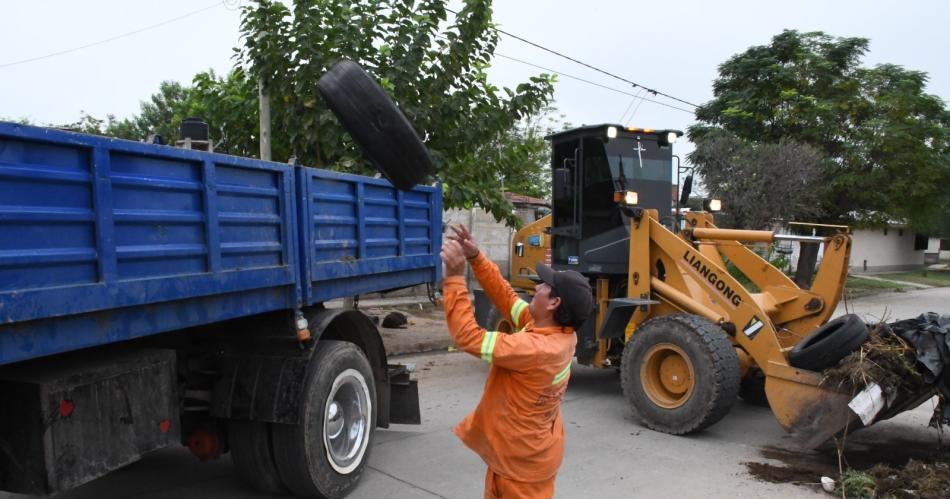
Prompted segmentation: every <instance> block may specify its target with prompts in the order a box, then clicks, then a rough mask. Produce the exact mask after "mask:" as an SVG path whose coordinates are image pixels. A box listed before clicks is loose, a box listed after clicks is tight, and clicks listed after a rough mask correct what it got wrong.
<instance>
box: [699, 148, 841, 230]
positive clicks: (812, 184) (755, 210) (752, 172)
mask: <svg viewBox="0 0 950 499" xmlns="http://www.w3.org/2000/svg"><path fill="white" fill-rule="evenodd" d="M690 159H691V160H692V162H693V164H694V165H695V166H696V172H697V173H698V174H700V175H701V176H702V177H703V179H704V181H705V182H706V184H707V186H709V191H710V192H709V194H710V195H711V196H712V197H715V198H719V199H721V200H722V201H723V202H724V203H725V206H726V211H727V212H728V214H729V215H730V217H729V218H730V222H731V224H732V225H734V226H736V227H742V228H749V229H761V228H765V227H767V226H768V225H769V224H770V223H771V222H772V221H774V220H795V219H807V218H812V217H814V216H816V215H818V214H819V209H820V208H819V202H820V201H821V199H822V196H823V195H824V193H825V188H824V178H823V169H824V157H823V155H822V154H821V152H820V151H818V150H817V149H815V148H814V147H811V146H809V145H806V144H798V143H795V142H792V141H789V140H786V139H780V140H779V141H778V142H777V143H772V144H768V143H754V142H749V141H745V140H742V139H740V138H738V137H736V136H735V135H733V134H731V133H729V132H726V131H722V130H717V131H714V132H711V133H709V134H707V135H706V136H705V137H704V139H703V140H702V141H700V142H699V143H698V144H697V147H696V150H695V151H694V152H693V153H692V155H691V156H690Z"/></svg>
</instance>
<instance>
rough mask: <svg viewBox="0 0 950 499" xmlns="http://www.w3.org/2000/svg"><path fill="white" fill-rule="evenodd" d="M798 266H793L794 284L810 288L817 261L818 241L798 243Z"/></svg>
mask: <svg viewBox="0 0 950 499" xmlns="http://www.w3.org/2000/svg"><path fill="white" fill-rule="evenodd" d="M800 244H801V251H800V252H799V253H798V266H797V267H796V268H795V284H798V287H800V288H802V289H809V288H811V278H812V274H814V273H815V264H816V263H817V262H818V243H805V242H803V243H800Z"/></svg>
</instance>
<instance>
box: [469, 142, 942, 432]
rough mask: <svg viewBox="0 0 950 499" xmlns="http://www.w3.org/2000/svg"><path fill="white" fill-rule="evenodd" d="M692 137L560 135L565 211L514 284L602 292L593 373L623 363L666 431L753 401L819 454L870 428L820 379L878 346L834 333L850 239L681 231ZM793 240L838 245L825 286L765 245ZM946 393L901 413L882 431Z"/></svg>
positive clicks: (545, 231) (499, 323)
mask: <svg viewBox="0 0 950 499" xmlns="http://www.w3.org/2000/svg"><path fill="white" fill-rule="evenodd" d="M680 135H682V133H681V132H679V131H675V130H659V131H657V130H649V129H631V128H624V127H622V126H619V125H598V126H587V127H581V128H576V129H573V130H568V131H565V132H560V133H558V134H555V135H552V136H551V137H549V139H550V140H551V141H552V156H553V157H552V177H553V182H552V190H553V193H552V198H553V203H552V204H553V206H552V213H551V215H549V216H546V217H544V218H542V219H540V220H538V221H536V222H534V223H532V224H530V225H528V226H526V227H524V228H523V229H521V230H520V231H519V232H518V233H516V234H515V236H514V238H513V241H512V253H511V266H510V277H511V282H512V284H513V285H514V286H515V287H520V288H521V289H522V290H523V291H524V292H525V293H526V294H530V293H531V290H532V289H533V284H532V282H531V281H530V277H532V275H533V274H534V268H535V263H536V262H538V261H545V262H547V263H550V264H551V265H553V267H554V268H556V269H573V270H577V271H579V272H581V273H583V274H585V275H586V276H588V277H589V278H590V279H591V284H592V289H594V291H595V294H596V296H595V298H596V303H597V314H596V319H594V320H588V321H587V323H586V324H584V326H583V327H581V329H580V330H579V331H578V332H577V334H578V346H577V352H576V356H577V359H578V362H579V363H581V364H586V365H591V366H596V367H608V366H615V367H617V366H619V368H620V374H621V380H622V386H623V392H624V395H625V396H626V398H627V400H628V401H629V402H630V404H631V406H632V408H633V409H634V411H635V412H636V413H637V414H638V415H639V416H640V418H641V419H642V420H643V422H644V423H645V424H646V425H648V426H649V427H651V428H654V429H656V430H659V431H663V432H667V433H672V434H686V433H691V432H695V431H699V430H702V429H703V428H706V427H708V426H710V425H712V424H713V423H715V422H716V421H718V420H719V419H721V418H722V417H723V416H725V414H726V413H727V412H728V411H729V409H730V408H731V407H732V405H733V404H734V403H735V401H736V398H737V396H738V395H740V391H741V393H742V396H743V397H744V398H746V399H747V400H750V401H753V402H754V401H755V400H756V399H759V401H761V402H765V401H766V400H767V403H768V405H769V407H770V408H771V410H772V412H773V414H774V415H775V417H776V419H777V420H778V422H779V423H780V424H781V425H782V427H784V428H785V429H786V430H789V431H792V432H794V433H796V434H797V435H798V436H799V437H800V438H801V442H802V444H803V445H804V446H806V447H815V446H817V445H819V444H821V443H823V442H824V441H826V440H827V439H829V438H830V437H832V436H834V435H835V434H838V433H840V432H842V431H849V430H851V429H855V428H858V427H860V426H861V422H860V420H859V419H858V418H857V416H856V415H855V414H854V413H853V412H852V411H851V410H850V409H849V408H848V402H849V401H850V400H851V398H852V396H853V395H852V394H851V393H841V392H838V391H836V390H835V389H833V388H832V387H828V386H823V385H822V383H821V382H822V375H821V374H820V372H819V371H821V370H822V369H825V368H827V367H831V366H832V365H834V364H836V363H837V362H838V361H839V360H840V359H841V358H843V357H844V356H846V355H848V354H849V353H851V352H852V351H854V350H855V349H857V348H858V346H859V345H860V344H861V343H862V342H863V341H864V340H865V339H866V337H867V327H866V325H865V324H864V323H863V322H862V321H861V320H860V319H858V318H857V317H855V316H845V317H843V318H841V319H836V320H835V321H832V322H830V323H829V322H827V321H828V319H829V318H830V316H831V315H832V313H833V312H834V310H835V307H836V305H837V304H838V300H839V298H840V296H841V295H842V291H843V285H844V281H845V277H846V275H847V270H848V258H849V254H850V250H851V236H850V234H849V231H848V228H847V227H844V226H828V225H824V226H816V228H818V229H820V230H821V231H823V232H825V233H827V234H828V235H824V236H796V235H781V234H776V233H774V232H772V231H761V230H732V229H720V228H717V227H716V226H715V224H714V220H713V216H712V214H711V213H707V212H691V213H688V214H687V215H686V216H685V218H684V219H683V220H680V219H679V216H678V215H679V213H678V211H679V210H674V209H673V200H674V197H675V196H676V191H675V189H674V184H673V183H672V171H673V169H672V166H673V165H672V158H673V157H672V151H671V144H672V143H673V142H674V141H675V140H676V138H677V137H679V136H680ZM684 197H685V196H684ZM780 240H781V241H793V242H794V241H799V242H805V243H810V244H821V245H822V246H823V248H824V252H823V255H822V260H821V265H820V269H819V271H818V273H817V275H816V276H815V279H814V281H813V283H812V285H811V288H810V289H801V288H800V287H799V286H797V285H796V284H795V282H794V281H792V280H791V279H789V278H788V277H787V276H786V275H785V274H783V273H782V272H781V271H780V270H779V269H777V268H775V267H774V266H773V265H772V264H770V263H769V262H768V261H767V260H765V259H763V258H762V257H760V256H759V255H758V254H757V253H755V252H754V251H752V250H751V249H750V248H749V244H750V243H773V242H776V241H780ZM727 262H728V263H727ZM729 265H731V266H733V267H734V268H735V269H737V270H738V272H739V273H741V274H742V275H744V276H745V277H746V278H747V284H746V285H743V284H742V283H740V282H739V280H738V279H736V278H735V277H733V275H732V274H730V272H729V270H728V267H729ZM478 298H479V296H478V294H476V301H478ZM494 315H495V319H494V320H490V321H489V322H490V323H488V324H486V323H484V321H483V325H486V326H487V327H489V328H492V329H497V330H506V329H508V330H510V324H507V323H506V321H507V317H506V316H505V314H504V313H498V312H495V314H494ZM932 394H933V393H932V392H928V393H919V394H914V396H913V397H908V398H907V400H901V401H897V403H893V404H890V409H888V410H887V412H886V413H884V414H881V415H879V416H878V419H883V418H886V417H890V416H892V415H893V414H896V413H897V412H901V411H902V410H905V409H907V408H909V407H910V406H913V405H915V404H919V403H920V402H922V401H923V400H926V399H927V398H928V397H929V396H931V395H932Z"/></svg>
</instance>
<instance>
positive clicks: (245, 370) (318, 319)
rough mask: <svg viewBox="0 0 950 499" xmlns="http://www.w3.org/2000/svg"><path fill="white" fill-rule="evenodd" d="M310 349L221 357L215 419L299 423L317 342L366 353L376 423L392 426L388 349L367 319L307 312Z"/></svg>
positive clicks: (347, 312)
mask: <svg viewBox="0 0 950 499" xmlns="http://www.w3.org/2000/svg"><path fill="white" fill-rule="evenodd" d="M304 312H305V316H306V317H307V321H308V322H309V328H310V334H311V338H312V340H311V347H308V348H305V349H300V348H299V347H298V346H297V345H296V344H294V345H292V346H290V345H282V346H279V347H274V346H272V345H271V346H263V347H261V348H255V349H253V350H254V351H251V352H242V353H234V354H224V355H222V357H221V358H220V359H219V360H220V364H219V377H218V379H217V381H216V382H215V384H214V388H213V392H212V401H213V402H212V408H211V413H212V415H213V416H215V417H219V418H227V419H236V420H251V421H261V422H267V423H283V424H297V423H299V419H300V414H301V411H300V402H301V397H300V395H301V392H302V389H303V380H304V377H305V376H306V373H307V366H308V364H309V362H310V356H311V355H312V353H313V351H314V349H313V348H312V345H315V344H316V342H318V341H321V340H325V339H326V340H341V341H348V342H350V343H353V344H355V345H356V346H358V347H359V348H360V350H362V351H363V353H365V354H366V357H367V359H369V363H370V366H371V367H372V370H373V377H374V379H375V381H376V392H377V394H376V395H377V397H376V398H377V404H378V407H379V410H378V411H377V418H376V424H377V426H381V427H384V428H385V427H388V426H389V423H390V398H391V394H390V371H391V370H390V369H389V368H388V364H387V358H386V349H385V347H384V346H383V340H382V337H381V336H380V334H379V330H378V329H377V328H376V325H375V324H373V322H372V321H371V320H370V319H369V317H367V316H366V315H365V314H363V313H362V312H360V311H358V310H351V309H330V310H328V309H311V310H305V311H304Z"/></svg>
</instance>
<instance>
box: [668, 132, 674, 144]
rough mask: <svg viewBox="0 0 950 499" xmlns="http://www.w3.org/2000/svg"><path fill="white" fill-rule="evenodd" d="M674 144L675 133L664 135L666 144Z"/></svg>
mask: <svg viewBox="0 0 950 499" xmlns="http://www.w3.org/2000/svg"><path fill="white" fill-rule="evenodd" d="M674 142H676V132H667V133H666V143H667V144H672V143H674Z"/></svg>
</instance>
